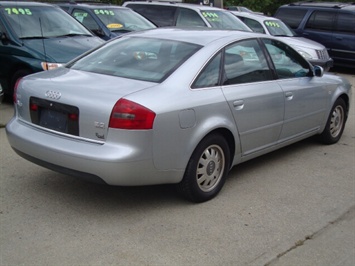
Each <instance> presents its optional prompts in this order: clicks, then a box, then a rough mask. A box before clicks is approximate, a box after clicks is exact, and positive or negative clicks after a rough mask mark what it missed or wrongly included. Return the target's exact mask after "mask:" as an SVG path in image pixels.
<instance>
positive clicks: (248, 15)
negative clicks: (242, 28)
mask: <svg viewBox="0 0 355 266" xmlns="http://www.w3.org/2000/svg"><path fill="white" fill-rule="evenodd" d="M230 12H231V13H233V14H234V15H236V16H238V17H244V18H251V19H254V20H256V21H259V22H263V21H265V20H277V21H279V20H280V19H278V18H275V17H268V16H263V15H259V14H253V13H248V12H239V11H230Z"/></svg>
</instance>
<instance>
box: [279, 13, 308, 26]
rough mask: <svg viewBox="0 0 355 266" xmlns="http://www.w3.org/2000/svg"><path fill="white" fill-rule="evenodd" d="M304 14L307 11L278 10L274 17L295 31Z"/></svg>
mask: <svg viewBox="0 0 355 266" xmlns="http://www.w3.org/2000/svg"><path fill="white" fill-rule="evenodd" d="M306 13H307V10H305V9H296V8H292V9H279V11H278V12H277V13H276V15H275V17H277V18H279V19H281V20H282V21H283V22H285V23H286V24H287V25H288V26H290V27H291V28H292V29H297V28H298V26H299V25H300V24H301V22H302V19H303V18H304V16H305V15H306Z"/></svg>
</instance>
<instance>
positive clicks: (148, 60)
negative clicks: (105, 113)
mask: <svg viewBox="0 0 355 266" xmlns="http://www.w3.org/2000/svg"><path fill="white" fill-rule="evenodd" d="M200 48H201V46H199V45H196V44H191V43H184V42H177V41H170V40H161V39H149V38H138V37H131V38H130V37H125V38H120V39H118V40H115V41H113V42H110V43H108V44H106V45H105V46H103V47H101V48H100V49H98V50H96V51H94V52H92V53H91V54H89V55H87V56H85V57H83V58H81V59H79V60H78V61H75V62H73V63H72V64H71V65H69V66H68V67H70V68H72V69H76V70H82V71H88V72H93V73H98V74H105V75H112V76H117V77H123V78H129V79H136V80H144V81H150V82H158V83H159V82H162V81H163V80H164V79H165V78H166V77H168V76H169V75H170V74H171V73H172V72H173V71H174V70H175V69H176V68H177V67H178V66H179V65H181V64H182V63H183V62H184V61H185V60H187V58H189V57H191V55H192V54H194V53H195V52H196V51H197V50H199V49H200Z"/></svg>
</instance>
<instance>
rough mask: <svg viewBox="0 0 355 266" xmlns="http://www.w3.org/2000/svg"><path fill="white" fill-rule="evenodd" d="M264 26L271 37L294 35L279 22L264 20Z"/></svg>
mask: <svg viewBox="0 0 355 266" xmlns="http://www.w3.org/2000/svg"><path fill="white" fill-rule="evenodd" d="M264 25H265V26H266V27H267V29H268V30H269V32H270V34H271V35H273V36H287V37H293V36H295V34H294V33H293V31H292V30H290V28H289V27H287V26H286V25H285V24H284V23H283V22H282V21H280V20H265V21H264Z"/></svg>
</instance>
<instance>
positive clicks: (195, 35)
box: [124, 27, 272, 46]
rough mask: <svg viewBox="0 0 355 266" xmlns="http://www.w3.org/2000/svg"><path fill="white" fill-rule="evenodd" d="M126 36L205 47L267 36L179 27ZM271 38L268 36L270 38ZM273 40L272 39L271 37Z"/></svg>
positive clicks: (234, 31) (139, 32)
mask: <svg viewBox="0 0 355 266" xmlns="http://www.w3.org/2000/svg"><path fill="white" fill-rule="evenodd" d="M124 36H127V37H130V36H133V37H134V36H138V37H147V38H157V39H166V40H173V41H181V42H187V43H195V44H199V45H202V46H205V45H207V44H209V43H211V42H214V41H217V40H221V39H226V40H227V39H230V40H240V39H245V38H253V37H254V38H255V37H262V38H265V37H266V36H265V34H259V33H254V32H245V31H236V30H218V29H212V28H207V27H206V28H205V27H204V28H201V27H196V28H179V27H163V28H157V29H153V30H147V31H138V32H133V33H129V34H126V35H124ZM269 37H271V36H267V38H269ZM271 38H272V37H271Z"/></svg>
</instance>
